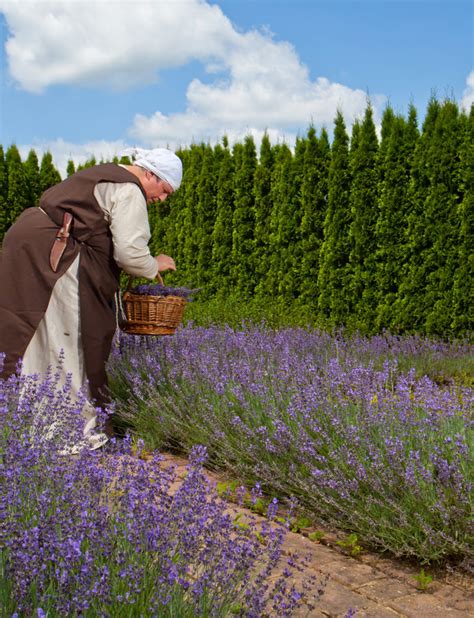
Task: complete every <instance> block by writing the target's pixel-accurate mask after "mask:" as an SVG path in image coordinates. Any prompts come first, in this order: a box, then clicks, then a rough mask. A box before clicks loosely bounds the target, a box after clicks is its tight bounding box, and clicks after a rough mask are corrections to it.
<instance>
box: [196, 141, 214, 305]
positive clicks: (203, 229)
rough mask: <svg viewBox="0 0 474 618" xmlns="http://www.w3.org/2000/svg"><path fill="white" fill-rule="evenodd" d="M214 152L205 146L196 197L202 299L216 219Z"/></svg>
mask: <svg viewBox="0 0 474 618" xmlns="http://www.w3.org/2000/svg"><path fill="white" fill-rule="evenodd" d="M215 172H216V169H215V159H214V151H213V149H212V148H211V146H206V148H205V151H204V155H203V160H202V165H201V170H200V173H199V184H198V187H197V195H196V202H197V206H196V230H195V237H196V238H195V244H196V247H197V265H196V280H197V284H198V286H199V287H200V288H203V289H202V290H201V295H202V296H203V297H205V296H207V295H209V286H210V283H211V279H212V269H211V264H212V232H213V229H214V223H215V218H216V178H215Z"/></svg>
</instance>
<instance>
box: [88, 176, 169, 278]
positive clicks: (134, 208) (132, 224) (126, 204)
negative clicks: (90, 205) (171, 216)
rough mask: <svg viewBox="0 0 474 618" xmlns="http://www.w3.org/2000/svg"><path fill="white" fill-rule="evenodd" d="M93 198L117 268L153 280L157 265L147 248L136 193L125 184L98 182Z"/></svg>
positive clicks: (142, 207)
mask: <svg viewBox="0 0 474 618" xmlns="http://www.w3.org/2000/svg"><path fill="white" fill-rule="evenodd" d="M94 196H95V198H96V200H97V201H98V203H99V205H100V206H101V208H102V209H103V211H104V216H105V218H106V220H107V222H108V224H109V226H110V231H111V233H112V239H113V244H114V259H115V261H116V262H117V264H118V265H119V266H120V268H122V269H123V270H124V271H125V272H127V273H128V274H130V275H133V276H135V277H146V278H147V279H154V278H155V277H156V274H157V272H158V264H157V262H156V260H155V258H154V257H153V256H152V255H151V253H150V249H149V248H148V242H149V240H150V236H151V234H150V225H149V223H148V214H147V209H146V201H145V199H144V197H143V194H142V192H141V191H140V189H139V188H138V187H137V185H135V184H133V183H128V182H127V183H111V182H101V183H99V184H97V185H96V187H95V189H94Z"/></svg>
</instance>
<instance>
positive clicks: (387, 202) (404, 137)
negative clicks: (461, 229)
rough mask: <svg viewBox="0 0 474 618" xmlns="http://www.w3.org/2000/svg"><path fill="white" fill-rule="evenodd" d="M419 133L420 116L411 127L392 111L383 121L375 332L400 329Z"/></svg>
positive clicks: (413, 120)
mask: <svg viewBox="0 0 474 618" xmlns="http://www.w3.org/2000/svg"><path fill="white" fill-rule="evenodd" d="M417 138H418V133H417V129H416V112H414V110H411V112H410V119H409V121H408V123H407V122H406V121H405V120H404V118H403V117H402V116H395V115H394V113H393V111H392V110H391V108H388V110H387V111H386V113H385V114H384V118H383V121H382V142H381V146H380V151H379V173H380V183H379V214H378V220H377V224H376V238H377V248H376V253H375V257H376V274H375V283H376V285H375V289H376V297H377V315H376V317H375V330H378V331H381V330H383V329H386V328H390V327H396V325H397V314H396V311H394V307H395V302H396V298H397V294H398V290H399V288H400V284H401V281H402V277H403V268H401V265H402V264H404V261H405V260H404V255H405V247H406V244H407V237H406V229H407V224H408V216H409V199H408V192H409V181H410V166H411V163H412V159H413V152H414V149H415V147H416V139H417Z"/></svg>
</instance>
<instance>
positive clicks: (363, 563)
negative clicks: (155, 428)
mask: <svg viewBox="0 0 474 618" xmlns="http://www.w3.org/2000/svg"><path fill="white" fill-rule="evenodd" d="M187 463H188V462H187V460H185V459H183V458H177V457H175V456H173V455H167V456H166V460H165V461H164V462H163V467H169V466H170V465H177V470H176V472H177V479H176V482H175V483H174V484H173V487H172V490H173V491H175V490H176V489H177V488H178V487H179V486H180V484H181V482H182V478H183V477H184V475H185V474H186V465H187ZM206 474H207V476H208V477H210V478H211V480H215V478H217V477H216V476H215V475H212V476H211V474H212V473H209V472H207V471H206ZM219 478H220V479H221V480H222V478H223V479H224V480H225V478H224V477H219ZM173 491H172V492H171V493H173ZM226 512H228V513H230V514H231V515H232V516H233V517H235V516H236V515H238V514H240V515H241V521H242V522H248V521H250V520H252V521H254V522H256V523H257V525H258V524H259V523H262V522H264V521H265V522H266V521H267V520H266V519H265V518H263V517H261V516H259V515H256V514H254V513H252V512H251V511H249V510H248V509H246V508H243V507H241V506H239V505H237V504H233V503H230V502H229V503H228V507H227V508H226ZM283 552H284V554H286V556H285V555H284V556H282V559H281V561H280V565H279V567H278V568H277V569H276V571H275V572H274V573H273V575H272V577H271V578H270V581H275V580H276V579H278V577H279V574H280V573H281V570H282V568H283V565H284V564H285V563H286V561H287V558H288V554H290V553H296V554H297V555H298V556H300V557H306V556H309V559H310V562H309V567H308V568H307V569H305V570H304V571H303V572H295V573H294V574H293V576H292V577H291V581H292V582H294V583H296V584H297V585H298V586H300V585H301V583H302V581H303V580H304V579H307V578H308V577H311V576H315V577H316V583H315V584H314V593H316V591H317V589H318V588H319V587H320V584H321V580H323V579H324V578H325V577H329V580H328V582H327V583H326V586H325V590H324V594H323V596H322V597H321V598H320V599H319V601H317V602H316V605H315V609H312V610H308V608H307V607H306V608H305V607H302V608H300V609H299V610H298V611H297V612H296V613H295V614H294V616H295V618H303V617H306V618H342V617H343V616H344V615H345V614H346V612H347V611H348V610H349V609H357V613H356V618H396V617H397V616H399V617H400V618H471V617H472V618H474V596H473V595H472V594H470V593H469V591H468V587H469V586H472V580H471V579H469V577H466V578H464V579H463V580H462V586H460V585H458V586H456V583H457V584H459V581H460V580H459V577H458V578H457V579H453V581H448V580H447V579H446V580H445V581H437V580H435V581H434V582H433V583H432V584H431V585H430V589H429V590H428V591H427V592H425V593H422V592H420V591H417V590H416V582H415V580H414V579H413V576H414V575H416V574H417V573H418V571H417V570H415V569H414V568H413V567H410V566H408V565H405V564H403V562H401V561H397V560H390V559H389V558H385V557H384V558H382V557H380V556H379V555H377V554H371V553H364V554H362V555H361V556H358V557H357V559H354V558H351V557H349V556H345V555H344V554H342V553H341V552H340V551H337V549H335V548H333V547H331V546H327V545H324V544H319V543H315V542H313V541H310V540H309V539H308V538H306V537H305V536H303V535H301V534H295V533H292V532H288V533H287V535H286V539H285V542H284V545H283ZM287 583H288V584H291V582H287ZM452 584H454V585H452ZM275 618H277V617H275Z"/></svg>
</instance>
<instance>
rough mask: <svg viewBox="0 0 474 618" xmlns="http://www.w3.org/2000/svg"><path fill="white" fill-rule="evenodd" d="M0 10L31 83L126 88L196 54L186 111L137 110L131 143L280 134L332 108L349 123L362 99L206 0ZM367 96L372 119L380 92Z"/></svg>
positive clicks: (328, 116)
mask: <svg viewBox="0 0 474 618" xmlns="http://www.w3.org/2000/svg"><path fill="white" fill-rule="evenodd" d="M0 10H2V11H3V12H4V14H5V16H6V19H7V22H8V26H9V30H10V38H9V39H8V41H7V44H6V49H7V54H8V61H9V68H10V72H11V75H12V77H13V78H14V79H15V80H16V81H17V82H18V84H19V85H20V86H21V87H22V88H24V89H26V90H28V91H30V92H36V93H40V92H42V91H43V90H45V89H46V88H48V87H49V86H52V85H55V84H71V85H81V86H85V85H87V86H93V85H94V86H97V85H101V86H102V87H113V88H132V87H136V86H137V85H142V84H147V83H150V82H153V81H154V80H156V79H157V78H158V74H159V72H160V71H161V70H164V69H170V68H176V67H178V66H184V65H185V64H187V63H189V62H190V61H192V60H194V61H196V60H197V61H199V62H201V63H203V64H204V65H205V67H206V69H207V73H208V76H209V79H206V82H204V81H202V80H200V79H193V80H192V81H191V82H190V83H189V85H188V88H187V93H186V105H185V111H184V112H181V113H169V114H164V113H163V112H162V111H160V110H157V111H156V112H155V113H153V114H151V115H149V116H145V115H136V116H135V118H134V119H133V122H132V124H131V126H130V127H129V130H128V135H129V137H130V139H131V140H133V141H135V142H136V143H137V144H139V145H144V146H156V145H169V146H170V147H173V146H174V147H176V146H180V145H186V144H189V143H190V142H191V141H192V140H194V141H200V140H205V141H208V140H209V141H211V142H212V141H216V140H218V139H219V138H220V137H221V136H222V135H223V134H224V133H225V134H227V135H228V136H229V138H231V136H235V139H241V137H242V136H244V135H245V134H249V133H251V134H253V135H255V136H257V135H261V134H262V133H263V131H264V130H268V132H269V134H270V135H272V136H287V139H288V136H294V134H295V133H297V132H301V130H303V129H306V127H307V126H308V125H309V123H311V122H312V123H314V124H315V125H316V126H322V125H325V126H327V127H328V128H329V127H330V126H332V121H333V120H334V117H335V115H336V110H337V109H338V108H339V109H341V110H342V112H343V114H344V117H345V120H346V122H347V124H348V125H351V124H352V122H353V120H354V119H355V118H356V117H360V116H361V115H362V114H363V112H364V110H365V107H366V105H367V95H366V93H365V92H364V91H362V90H359V89H351V88H349V87H347V86H344V85H343V84H338V83H334V82H331V81H330V80H329V79H327V78H325V77H317V78H316V79H313V78H312V77H311V76H310V73H309V71H308V68H307V67H306V66H305V65H304V64H303V63H302V62H301V60H300V58H299V57H298V55H297V53H296V51H295V49H294V47H293V46H292V45H291V44H289V43H288V42H284V41H283V42H282V41H276V40H275V39H274V38H273V37H272V35H271V33H269V32H267V31H264V30H262V31H249V32H243V33H242V32H239V31H237V30H236V29H235V28H234V26H233V25H232V24H231V22H230V21H229V19H228V18H227V17H226V16H225V15H224V14H223V12H222V10H221V9H220V8H219V7H218V6H216V5H210V4H208V3H207V2H205V1H204V0H169V1H166V2H165V1H161V0H160V1H157V0H155V1H153V2H149V1H144V0H135V1H131V0H129V1H126V0H120V1H116V0H95V1H94V2H92V1H86V0H55V1H53V0H36V1H34V0H0ZM371 101H372V105H373V107H374V112H375V114H374V116H375V120H376V122H377V121H378V120H379V119H380V113H381V107H382V105H383V103H384V102H385V97H383V96H380V95H376V96H375V97H371Z"/></svg>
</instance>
